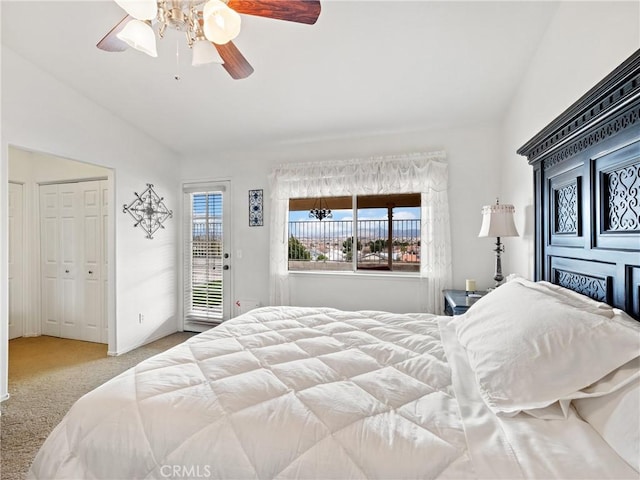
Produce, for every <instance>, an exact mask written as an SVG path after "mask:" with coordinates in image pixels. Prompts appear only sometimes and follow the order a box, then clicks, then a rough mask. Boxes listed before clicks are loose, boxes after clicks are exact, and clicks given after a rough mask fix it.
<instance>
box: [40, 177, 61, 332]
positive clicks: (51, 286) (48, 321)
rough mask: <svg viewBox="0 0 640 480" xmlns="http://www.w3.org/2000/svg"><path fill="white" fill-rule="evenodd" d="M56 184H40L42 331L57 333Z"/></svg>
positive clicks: (57, 220) (57, 234)
mask: <svg viewBox="0 0 640 480" xmlns="http://www.w3.org/2000/svg"><path fill="white" fill-rule="evenodd" d="M58 203H59V202H58V186H57V185H42V186H41V187H40V258H41V266H42V284H41V290H42V310H41V314H42V334H43V335H51V336H54V337H58V336H60V308H59V304H60V301H59V300H58V299H59V298H60V296H61V292H60V289H59V288H58V274H59V269H60V261H59V255H60V250H59V244H60V241H59V236H60V234H59V228H58V226H59V218H58V217H59V211H58V210H59V209H58Z"/></svg>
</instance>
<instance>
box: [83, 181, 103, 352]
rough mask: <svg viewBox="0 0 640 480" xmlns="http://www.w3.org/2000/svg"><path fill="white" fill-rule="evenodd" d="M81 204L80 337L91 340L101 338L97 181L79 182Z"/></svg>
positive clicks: (100, 243)
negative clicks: (81, 302)
mask: <svg viewBox="0 0 640 480" xmlns="http://www.w3.org/2000/svg"><path fill="white" fill-rule="evenodd" d="M80 189H81V198H82V204H81V208H80V210H81V211H82V215H81V216H82V226H83V231H82V237H83V242H84V243H83V247H84V248H83V253H84V255H83V262H82V268H83V271H82V283H83V285H82V287H83V288H82V290H83V300H84V301H83V305H84V314H83V316H82V321H83V337H84V339H85V340H88V341H91V342H99V341H100V340H101V327H102V301H101V288H102V285H101V283H102V282H101V280H100V278H101V275H100V274H101V272H100V270H101V269H102V265H101V263H102V260H101V259H102V234H101V230H102V229H101V223H102V218H101V215H100V210H101V209H100V182H98V181H95V182H83V183H81V184H80Z"/></svg>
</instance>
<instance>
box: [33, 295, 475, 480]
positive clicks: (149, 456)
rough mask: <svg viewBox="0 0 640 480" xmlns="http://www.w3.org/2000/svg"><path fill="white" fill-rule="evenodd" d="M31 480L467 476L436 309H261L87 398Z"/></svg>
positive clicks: (51, 442)
mask: <svg viewBox="0 0 640 480" xmlns="http://www.w3.org/2000/svg"><path fill="white" fill-rule="evenodd" d="M29 475H30V477H31V478H40V479H53V478H74V479H92V478H108V479H127V480H129V479H135V478H220V479H251V478H260V479H267V478H282V479H285V478H313V479H330V478H336V479H343V478H383V479H400V478H407V479H420V478H436V477H438V478H460V477H474V476H475V473H474V469H473V465H472V464H471V461H470V457H469V454H468V450H467V446H466V441H465V434H464V431H463V427H462V422H461V419H460V414H459V410H458V405H457V402H456V399H455V396H454V394H453V390H452V387H451V371H450V368H449V366H448V364H447V360H446V357H445V353H444V351H443V347H442V343H441V341H440V333H439V329H438V322H437V317H435V316H431V315H426V314H423V315H419V314H415V315H396V314H389V313H383V312H343V311H338V310H334V309H329V308H295V307H267V308H262V309H258V310H254V311H253V312H250V313H249V314H245V315H242V316H240V317H237V318H235V319H233V320H230V321H227V322H225V323H223V324H222V325H220V326H218V327H216V328H213V329H211V330H209V331H207V332H205V333H202V334H200V335H197V336H195V337H193V338H191V339H190V340H189V341H187V342H185V343H183V344H182V345H179V346H177V347H174V348H173V349H171V350H169V351H167V352H165V353H163V354H160V355H157V356H155V357H153V358H151V359H149V360H146V361H144V362H142V363H140V364H139V365H137V366H136V367H134V368H132V369H130V370H128V371H127V372H124V373H123V374H121V375H119V376H118V377H116V378H114V379H112V380H111V381H109V382H107V383H106V384H104V385H102V386H101V387H99V388H97V389H96V390H94V391H92V392H90V393H89V394H87V395H85V396H84V397H82V398H81V399H80V400H78V402H77V403H76V404H75V405H74V406H73V408H72V409H71V410H70V411H69V413H68V414H67V416H66V417H65V418H64V419H63V421H62V422H61V423H60V424H59V425H58V426H57V427H56V428H55V430H54V431H53V432H52V434H51V435H50V436H49V438H48V439H47V440H46V442H45V444H44V446H43V448H42V449H41V450H40V452H39V453H38V455H37V457H36V459H35V461H34V463H33V465H32V468H31V471H30V472H29Z"/></svg>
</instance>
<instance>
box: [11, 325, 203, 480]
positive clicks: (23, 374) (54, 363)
mask: <svg viewBox="0 0 640 480" xmlns="http://www.w3.org/2000/svg"><path fill="white" fill-rule="evenodd" d="M193 335H194V334H192V333H186V332H185V333H175V334H173V335H169V336H168V337H165V338H163V339H160V340H158V341H156V342H153V343H150V344H148V345H145V346H143V347H140V348H138V349H136V350H133V351H131V352H129V353H126V354H124V355H121V356H118V357H108V356H107V346H106V345H102V344H98V343H89V342H80V341H77V340H67V339H63V338H54V337H45V336H42V337H31V338H17V339H15V340H11V341H10V342H9V393H10V395H11V397H10V398H9V400H7V401H6V402H3V403H2V404H0V409H1V416H0V436H1V440H0V441H1V448H0V453H1V455H0V458H1V462H0V478H2V480H23V479H24V478H25V476H26V473H27V470H28V469H29V466H30V465H31V461H32V460H33V458H34V457H35V455H36V453H37V451H38V449H39V448H40V445H42V442H44V440H45V438H46V437H47V435H48V434H49V432H50V431H51V430H52V429H53V428H54V427H55V426H56V425H57V424H58V422H60V420H62V417H63V416H64V415H65V413H66V412H67V410H69V408H70V407H71V405H72V404H73V403H74V402H75V401H76V400H77V399H78V398H80V397H81V396H82V395H84V394H85V393H87V392H89V391H90V390H92V389H94V388H95V387H97V386H98V385H101V384H102V383H104V382H106V381H107V380H109V379H110V378H113V377H115V376H116V375H118V374H119V373H121V372H123V371H125V370H127V369H128V368H130V367H132V366H134V365H135V364H137V363H139V362H140V361H142V360H144V359H146V358H149V357H151V356H153V355H155V354H157V353H160V352H162V351H164V350H167V349H168V348H170V347H172V346H174V345H177V344H179V343H182V342H183V341H184V340H186V339H187V338H189V337H191V336H193Z"/></svg>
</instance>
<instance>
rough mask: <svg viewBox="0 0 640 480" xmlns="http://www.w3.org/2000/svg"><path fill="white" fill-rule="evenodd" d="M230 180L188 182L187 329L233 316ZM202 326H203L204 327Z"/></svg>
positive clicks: (185, 188)
mask: <svg viewBox="0 0 640 480" xmlns="http://www.w3.org/2000/svg"><path fill="white" fill-rule="evenodd" d="M228 191H229V182H222V183H215V184H209V185H198V186H188V185H185V187H184V193H185V207H186V212H185V218H186V219H187V224H186V225H185V244H184V251H185V277H184V279H185V282H184V287H185V292H184V293H185V296H184V298H185V317H184V318H185V329H186V330H195V331H199V330H201V329H202V328H209V327H210V326H211V324H216V323H220V322H222V321H224V320H228V319H229V318H230V313H231V295H230V294H229V287H230V285H231V282H230V279H231V268H232V265H231V255H230V252H231V241H230V238H231V237H230V228H229V227H228V226H229V218H230V206H229V202H228V201H227V195H228ZM200 327H202V328H200Z"/></svg>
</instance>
